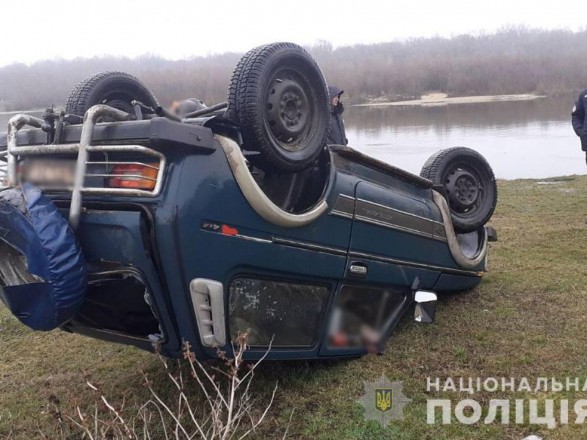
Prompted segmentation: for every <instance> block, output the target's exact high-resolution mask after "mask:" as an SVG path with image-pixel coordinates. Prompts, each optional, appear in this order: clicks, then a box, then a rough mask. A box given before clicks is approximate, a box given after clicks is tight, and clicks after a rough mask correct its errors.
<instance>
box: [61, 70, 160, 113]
mask: <svg viewBox="0 0 587 440" xmlns="http://www.w3.org/2000/svg"><path fill="white" fill-rule="evenodd" d="M133 100H137V101H140V102H142V103H143V104H145V105H146V106H147V107H151V108H153V109H155V108H156V107H157V106H158V105H159V104H158V103H157V99H156V98H155V96H153V94H152V93H151V91H150V90H149V89H148V88H147V87H146V86H145V85H144V84H143V83H141V82H140V81H139V80H138V79H137V78H135V77H134V76H132V75H129V74H128V73H124V72H102V73H97V74H95V75H92V76H90V77H88V78H86V79H84V80H83V81H81V82H80V83H79V84H78V85H77V86H75V88H74V89H73V90H72V91H71V93H70V94H69V97H68V98H67V103H66V104H65V112H66V113H68V114H72V115H77V116H84V114H85V113H86V111H88V109H89V108H90V107H92V106H94V105H96V104H106V105H109V106H110V107H114V108H116V109H118V110H122V111H123V112H126V113H131V114H134V108H133V106H132V105H131V101H133Z"/></svg>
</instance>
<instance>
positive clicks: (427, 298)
mask: <svg viewBox="0 0 587 440" xmlns="http://www.w3.org/2000/svg"><path fill="white" fill-rule="evenodd" d="M436 300H437V297H436V293H434V292H428V291H426V290H418V291H417V292H416V294H415V295H414V301H415V302H416V310H415V311H414V320H415V321H416V322H422V323H426V324H428V323H431V322H433V321H434V315H436Z"/></svg>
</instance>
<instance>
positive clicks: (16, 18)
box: [0, 0, 587, 66]
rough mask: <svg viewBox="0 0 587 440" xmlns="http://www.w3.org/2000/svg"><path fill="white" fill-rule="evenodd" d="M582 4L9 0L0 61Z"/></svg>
mask: <svg viewBox="0 0 587 440" xmlns="http://www.w3.org/2000/svg"><path fill="white" fill-rule="evenodd" d="M584 9H585V4H584V1H576V0H572V1H570V0H563V1H556V2H553V1H549V2H539V1H536V0H533V1H529V0H507V1H504V0H493V1H491V2H481V1H471V0H468V1H463V0H434V1H428V0H420V1H414V0H383V1H375V0H350V1H349V0H339V1H322V2H320V1H318V0H296V1H290V2H284V1H275V0H274V1H270V0H248V1H234V2H232V1H229V0H225V1H222V2H220V1H213V0H208V1H187V0H177V1H174V0H100V1H98V2H85V1H80V0H77V1H73V0H62V1H60V2H59V1H57V2H47V1H46V0H27V1H26V2H14V1H11V2H3V5H2V9H1V10H2V26H1V28H0V29H2V34H3V38H2V43H0V66H3V65H6V64H10V63H13V62H24V63H31V62H34V61H37V60H40V59H51V58H66V59H71V58H76V57H92V56H95V55H104V54H112V55H123V56H130V57H135V56H138V55H141V54H145V53H151V54H157V55H161V56H163V57H165V58H170V59H179V58H185V57H189V56H194V55H206V54H210V53H221V52H227V51H238V52H243V51H246V50H248V49H250V48H252V47H254V46H256V45H259V44H262V43H266V42H272V41H293V42H296V43H299V44H312V43H315V42H316V41H318V40H328V41H330V42H331V43H333V44H334V46H342V45H349V44H355V43H373V42H382V41H391V40H397V39H404V38H408V37H419V36H423V37H426V36H433V35H440V36H451V35H455V34H461V33H479V32H491V31H494V30H496V29H498V28H500V27H502V26H505V25H518V24H523V25H526V26H529V27H540V28H547V29H553V28H568V29H572V30H578V29H579V28H581V27H583V28H584V27H585V24H586V23H587V22H586V20H585V14H584Z"/></svg>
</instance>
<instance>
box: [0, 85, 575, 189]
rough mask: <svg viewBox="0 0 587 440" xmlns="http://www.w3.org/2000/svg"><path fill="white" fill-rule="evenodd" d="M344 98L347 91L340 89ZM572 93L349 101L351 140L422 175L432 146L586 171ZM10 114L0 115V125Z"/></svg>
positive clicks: (520, 164) (555, 172) (548, 170)
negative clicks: (394, 103) (422, 102)
mask: <svg viewBox="0 0 587 440" xmlns="http://www.w3.org/2000/svg"><path fill="white" fill-rule="evenodd" d="M343 96H344V95H343ZM572 107H573V97H572V96H559V97H549V98H543V99H538V100H534V101H514V102H488V103H481V104H451V105H446V106H438V107H352V106H349V107H347V109H346V112H345V114H344V116H345V123H346V126H347V137H348V139H349V145H350V146H352V147H354V148H356V149H358V150H360V151H362V152H364V153H366V154H369V155H371V156H374V157H375V158H377V159H379V160H382V161H384V162H388V163H390V164H393V165H396V166H398V167H400V168H403V169H406V170H408V171H410V172H412V173H416V174H417V173H419V172H420V168H421V166H422V165H423V164H424V162H425V161H426V159H427V158H428V157H429V156H430V155H431V154H433V153H434V152H435V151H437V150H439V149H441V148H447V147H451V146H466V147H470V148H473V149H475V150H477V151H479V152H480V153H482V154H483V155H484V156H485V157H486V158H487V160H488V161H489V163H490V164H491V166H492V167H493V170H494V172H495V174H496V176H497V177H498V178H500V179H517V178H546V177H555V176H564V175H570V174H587V166H586V165H585V154H584V153H583V152H582V151H581V148H580V145H579V139H578V138H577V136H575V133H574V132H573V130H572V128H571V124H570V113H571V108H572ZM11 116H12V115H10V114H5V113H0V127H5V126H6V123H7V122H8V119H9V118H10V117H11Z"/></svg>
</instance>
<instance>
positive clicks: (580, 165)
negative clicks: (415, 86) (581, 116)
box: [343, 95, 587, 179]
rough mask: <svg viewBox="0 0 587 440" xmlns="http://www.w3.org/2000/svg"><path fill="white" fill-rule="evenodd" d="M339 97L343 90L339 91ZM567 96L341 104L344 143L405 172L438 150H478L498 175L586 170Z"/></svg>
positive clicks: (545, 174)
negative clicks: (420, 103)
mask: <svg viewBox="0 0 587 440" xmlns="http://www.w3.org/2000/svg"><path fill="white" fill-rule="evenodd" d="M343 96H344V95H343ZM572 107H573V97H572V96H559V97H550V98H543V99H538V100H534V101H516V102H488V103H482V104H451V105H446V106H438V107H347V110H346V112H345V114H344V116H345V123H346V126H347V137H348V139H349V145H350V146H352V147H354V148H357V149H358V150H360V151H362V152H364V153H366V154H369V155H371V156H374V157H376V158H377V159H379V160H382V161H384V162H388V163H390V164H393V165H396V166H398V167H400V168H403V169H406V170H408V171H410V172H412V173H419V172H420V168H421V166H422V165H423V164H424V162H425V161H426V159H427V158H428V157H429V156H430V155H431V154H433V153H434V152H435V151H437V150H439V149H441V148H447V147H452V146H465V147H470V148H473V149H475V150H477V151H479V152H480V153H481V154H483V155H484V156H485V157H486V159H487V160H488V161H489V163H490V164H491V166H492V167H493V170H494V172H495V174H496V176H497V177H498V178H501V179H517V178H545V177H554V176H563V175H570V174H587V166H586V164H585V153H583V152H582V151H581V147H580V143H579V138H578V137H577V136H576V135H575V133H574V132H573V130H572V127H571V123H570V119H571V116H570V115H571V110H572Z"/></svg>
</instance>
